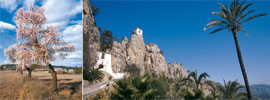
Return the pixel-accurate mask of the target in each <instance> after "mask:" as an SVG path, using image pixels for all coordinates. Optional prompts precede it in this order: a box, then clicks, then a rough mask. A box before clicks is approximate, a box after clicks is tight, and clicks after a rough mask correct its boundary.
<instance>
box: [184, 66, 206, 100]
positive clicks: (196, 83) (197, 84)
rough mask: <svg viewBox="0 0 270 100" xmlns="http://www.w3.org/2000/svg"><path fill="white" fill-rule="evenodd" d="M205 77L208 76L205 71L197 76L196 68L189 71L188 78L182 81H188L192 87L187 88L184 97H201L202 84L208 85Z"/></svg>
mask: <svg viewBox="0 0 270 100" xmlns="http://www.w3.org/2000/svg"><path fill="white" fill-rule="evenodd" d="M207 77H210V76H209V75H208V74H207V73H202V74H200V75H199V77H198V72H197V69H195V71H192V72H189V75H188V78H186V79H184V81H187V82H188V83H190V85H191V87H193V88H187V91H188V94H186V96H185V99H201V97H202V96H203V88H204V86H210V85H209V82H208V81H207V80H206V78H207Z"/></svg>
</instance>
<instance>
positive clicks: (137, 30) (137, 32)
mask: <svg viewBox="0 0 270 100" xmlns="http://www.w3.org/2000/svg"><path fill="white" fill-rule="evenodd" d="M142 33H143V30H142V29H140V28H139V27H137V28H136V29H135V30H134V31H133V34H138V35H143V34H142Z"/></svg>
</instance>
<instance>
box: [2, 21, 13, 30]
mask: <svg viewBox="0 0 270 100" xmlns="http://www.w3.org/2000/svg"><path fill="white" fill-rule="evenodd" d="M1 29H8V30H14V29H16V27H15V26H14V25H12V24H9V23H6V22H3V21H0V30H1Z"/></svg>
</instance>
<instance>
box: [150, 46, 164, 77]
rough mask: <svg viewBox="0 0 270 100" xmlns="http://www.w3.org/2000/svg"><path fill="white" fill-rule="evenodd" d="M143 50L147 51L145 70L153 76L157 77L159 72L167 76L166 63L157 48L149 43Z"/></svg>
mask: <svg viewBox="0 0 270 100" xmlns="http://www.w3.org/2000/svg"><path fill="white" fill-rule="evenodd" d="M145 48H146V51H147V52H146V53H145V66H146V68H147V70H148V71H150V72H152V73H153V74H154V75H155V76H158V75H159V74H160V73H161V72H164V74H165V75H167V74H168V70H167V63H166V61H165V58H164V56H163V53H162V51H160V49H159V48H158V46H157V45H156V44H153V43H149V44H147V45H146V46H145Z"/></svg>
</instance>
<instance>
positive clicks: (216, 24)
mask: <svg viewBox="0 0 270 100" xmlns="http://www.w3.org/2000/svg"><path fill="white" fill-rule="evenodd" d="M218 26H219V27H226V26H228V25H227V24H223V23H212V24H208V25H207V26H206V27H205V28H203V30H207V29H208V28H211V27H218Z"/></svg>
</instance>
